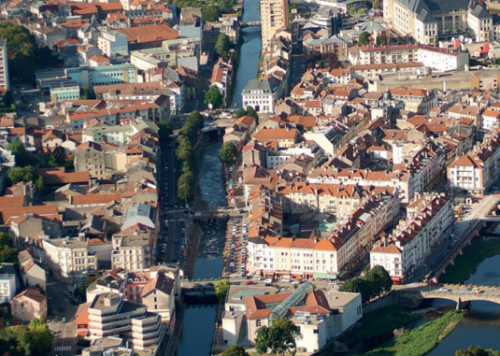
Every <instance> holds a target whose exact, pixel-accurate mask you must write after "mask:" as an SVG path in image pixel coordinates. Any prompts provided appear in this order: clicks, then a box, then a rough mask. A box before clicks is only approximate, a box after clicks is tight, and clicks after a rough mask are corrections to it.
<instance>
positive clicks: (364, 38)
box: [359, 31, 371, 46]
mask: <svg viewBox="0 0 500 356" xmlns="http://www.w3.org/2000/svg"><path fill="white" fill-rule="evenodd" d="M370 43H371V35H370V33H369V32H366V31H363V32H361V34H360V35H359V44H360V45H362V46H366V45H369V44H370Z"/></svg>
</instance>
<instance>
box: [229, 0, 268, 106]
mask: <svg viewBox="0 0 500 356" xmlns="http://www.w3.org/2000/svg"><path fill="white" fill-rule="evenodd" d="M259 20H260V10H259V1H257V0H244V3H243V21H244V22H245V21H259ZM241 38H242V41H243V42H242V43H243V44H242V45H241V50H240V63H239V67H238V68H239V69H238V73H236V80H235V82H234V85H235V87H234V97H233V102H232V104H231V108H233V107H234V105H235V104H236V106H237V107H239V108H241V92H242V90H243V88H244V87H245V86H246V85H247V83H248V81H249V80H250V79H255V74H257V71H258V69H259V57H260V51H261V50H262V39H261V36H260V27H247V28H244V29H243V30H242V31H241Z"/></svg>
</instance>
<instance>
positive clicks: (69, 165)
mask: <svg viewBox="0 0 500 356" xmlns="http://www.w3.org/2000/svg"><path fill="white" fill-rule="evenodd" d="M64 168H66V170H67V171H72V170H74V169H75V154H74V153H72V154H71V155H70V156H69V157H68V158H66V159H65V160H64Z"/></svg>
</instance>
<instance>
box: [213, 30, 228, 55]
mask: <svg viewBox="0 0 500 356" xmlns="http://www.w3.org/2000/svg"><path fill="white" fill-rule="evenodd" d="M214 52H215V53H216V54H217V55H219V56H220V57H222V58H224V59H227V58H228V53H229V38H228V37H227V35H226V34H225V33H221V34H220V35H219V36H218V37H217V41H216V42H215V47H214Z"/></svg>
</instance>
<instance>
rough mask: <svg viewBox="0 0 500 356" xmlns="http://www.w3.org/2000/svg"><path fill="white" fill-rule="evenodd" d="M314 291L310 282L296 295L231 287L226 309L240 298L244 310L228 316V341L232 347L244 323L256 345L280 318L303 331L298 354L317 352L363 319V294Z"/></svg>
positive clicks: (226, 322) (228, 313) (226, 333)
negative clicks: (262, 332)
mask: <svg viewBox="0 0 500 356" xmlns="http://www.w3.org/2000/svg"><path fill="white" fill-rule="evenodd" d="M312 289H313V285H312V284H311V283H310V282H305V283H303V284H302V285H301V286H299V287H298V288H297V289H296V290H295V291H294V292H293V293H289V292H287V293H279V294H273V293H270V292H268V291H267V290H264V289H263V288H248V287H247V288H237V287H235V286H231V288H230V290H229V293H228V297H227V299H226V301H227V302H226V306H227V304H229V303H231V301H232V300H235V301H236V300H238V299H241V300H242V301H243V305H241V303H238V304H239V305H241V306H240V310H241V311H236V310H235V311H226V312H225V313H224V316H223V335H224V338H225V340H227V341H228V344H230V342H229V341H233V340H234V339H233V340H228V339H229V337H228V334H229V332H228V331H229V330H231V328H232V329H234V330H235V331H236V333H235V334H236V335H238V334H239V333H238V331H239V329H240V328H241V324H243V323H244V322H245V323H246V329H247V339H248V340H252V341H250V342H251V345H253V344H254V341H253V340H255V339H256V337H257V329H259V328H260V327H261V326H268V327H269V326H271V325H272V323H273V322H274V321H275V320H276V319H278V318H282V317H286V318H288V319H289V320H290V321H291V322H292V323H293V324H295V325H296V326H297V327H298V328H299V330H300V333H301V335H302V337H301V338H299V339H296V340H295V342H296V346H297V351H299V352H308V353H313V352H316V351H319V350H320V349H321V348H322V347H324V346H325V345H326V343H327V342H329V341H330V340H332V339H333V338H335V337H338V336H339V335H341V334H342V333H343V332H344V331H346V330H348V329H349V328H350V327H351V326H352V325H354V324H355V323H356V322H357V321H358V320H359V319H361V317H362V314H363V312H362V305H361V295H360V294H359V293H342V292H323V291H313V290H312ZM229 308H231V307H230V306H229ZM231 319H232V320H231ZM238 319H240V322H239V323H238V322H237V321H238ZM233 320H235V321H236V322H234V321H233ZM232 321H233V322H232ZM224 331H226V332H225V333H224ZM226 337H227V338H228V339H226Z"/></svg>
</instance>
